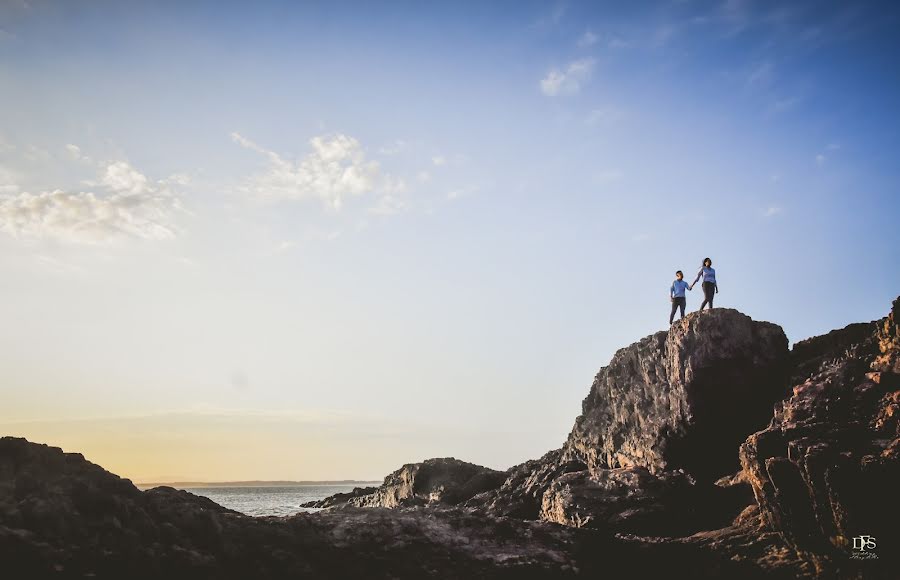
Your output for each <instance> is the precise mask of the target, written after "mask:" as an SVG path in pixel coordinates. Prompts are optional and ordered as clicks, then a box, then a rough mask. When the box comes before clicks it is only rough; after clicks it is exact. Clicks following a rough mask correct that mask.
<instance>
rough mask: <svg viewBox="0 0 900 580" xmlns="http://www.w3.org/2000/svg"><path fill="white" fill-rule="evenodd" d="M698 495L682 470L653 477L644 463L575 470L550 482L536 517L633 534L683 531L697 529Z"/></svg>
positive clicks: (666, 534)
mask: <svg viewBox="0 0 900 580" xmlns="http://www.w3.org/2000/svg"><path fill="white" fill-rule="evenodd" d="M698 499H699V497H698V494H697V490H696V486H695V485H694V482H693V481H691V480H690V478H689V477H688V476H686V475H685V474H684V473H683V472H668V473H662V474H659V475H658V476H656V475H653V474H651V473H650V472H649V471H648V470H647V469H646V468H644V467H622V468H619V469H600V470H596V471H593V472H591V471H588V470H585V471H576V472H573V473H567V474H565V475H562V476H560V477H557V478H556V479H555V480H554V481H553V483H552V484H551V485H550V488H549V489H548V490H547V492H546V493H545V494H544V497H543V504H542V505H541V519H544V520H547V521H551V522H556V523H559V524H566V525H572V526H576V527H584V526H587V527H597V528H602V529H607V530H612V531H616V532H627V533H633V534H644V535H654V536H668V535H674V534H678V533H680V534H682V535H683V534H684V533H687V532H688V531H696V527H695V526H696V523H695V522H693V521H691V520H692V519H693V518H692V513H691V512H692V511H693V510H692V509H691V508H692V507H693V506H695V505H697V503H698ZM692 524H693V525H692ZM692 528H693V529H692Z"/></svg>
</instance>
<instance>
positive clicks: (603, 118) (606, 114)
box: [584, 107, 625, 125]
mask: <svg viewBox="0 0 900 580" xmlns="http://www.w3.org/2000/svg"><path fill="white" fill-rule="evenodd" d="M624 116H625V114H624V113H623V112H622V111H621V110H620V109H617V108H614V107H598V108H596V109H591V110H590V112H589V113H588V114H587V116H586V117H585V119H584V122H585V123H586V124H588V125H610V124H612V123H615V122H617V121H620V120H621V119H622V118H623V117H624Z"/></svg>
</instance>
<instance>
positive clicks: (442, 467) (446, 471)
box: [302, 457, 506, 508]
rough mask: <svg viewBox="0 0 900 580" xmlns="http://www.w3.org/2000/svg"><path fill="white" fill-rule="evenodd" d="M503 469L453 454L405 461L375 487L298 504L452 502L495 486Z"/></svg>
mask: <svg viewBox="0 0 900 580" xmlns="http://www.w3.org/2000/svg"><path fill="white" fill-rule="evenodd" d="M505 479H506V473H505V472H503V471H496V470H494V469H490V468H488V467H483V466H481V465H475V464H474V463H469V462H467V461H461V460H459V459H456V458H454V457H440V458H434V459H426V460H425V461H423V462H422V463H407V464H406V465H404V466H403V467H401V468H400V469H398V470H396V471H394V472H393V473H391V474H390V475H388V476H387V477H385V478H384V483H382V484H381V485H380V486H378V487H371V488H355V489H354V490H353V491H352V492H350V493H349V494H347V493H345V494H336V495H333V496H330V497H327V498H325V499H323V500H320V501H317V502H308V503H305V504H303V506H302V507H313V508H315V507H318V508H325V507H333V506H340V505H353V506H357V507H387V508H393V507H399V506H412V505H425V504H430V503H443V504H447V505H456V504H458V503H461V502H464V501H466V500H467V499H469V498H471V497H472V496H474V495H476V494H478V493H482V492H484V491H487V490H491V489H496V488H498V487H500V484H502V483H503V481H504V480H505Z"/></svg>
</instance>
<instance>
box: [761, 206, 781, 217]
mask: <svg viewBox="0 0 900 580" xmlns="http://www.w3.org/2000/svg"><path fill="white" fill-rule="evenodd" d="M781 211H782V209H781V208H780V207H778V206H775V205H773V206H769V207H767V208H766V211H764V212H763V217H772V216H776V215H778V214H780V213H781Z"/></svg>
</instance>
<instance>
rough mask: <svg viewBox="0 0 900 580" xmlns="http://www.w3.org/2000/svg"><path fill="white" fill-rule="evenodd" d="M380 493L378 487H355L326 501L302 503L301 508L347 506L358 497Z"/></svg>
mask: <svg viewBox="0 0 900 580" xmlns="http://www.w3.org/2000/svg"><path fill="white" fill-rule="evenodd" d="M376 491H378V487H377V486H374V485H373V486H369V487H354V488H353V489H352V490H350V491H348V492H344V493H336V494H334V495H330V496H328V497H326V498H325V499H319V500H315V501H308V502H306V503H301V504H300V507H304V508H329V507H335V506H340V505H346V504H347V503H348V502H349V501H350V500H351V499H354V498H357V497H363V496H367V495H372V494H373V493H375V492H376Z"/></svg>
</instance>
